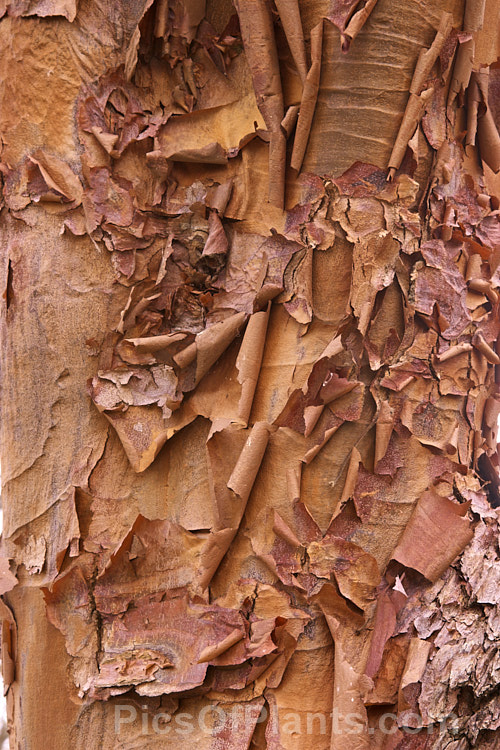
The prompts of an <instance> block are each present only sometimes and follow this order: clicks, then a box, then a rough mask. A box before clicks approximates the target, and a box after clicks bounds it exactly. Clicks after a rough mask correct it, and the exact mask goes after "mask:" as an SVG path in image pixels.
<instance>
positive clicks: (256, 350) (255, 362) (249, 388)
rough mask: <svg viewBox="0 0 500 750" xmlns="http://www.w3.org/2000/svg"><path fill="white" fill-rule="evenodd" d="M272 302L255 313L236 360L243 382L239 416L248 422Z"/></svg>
mask: <svg viewBox="0 0 500 750" xmlns="http://www.w3.org/2000/svg"><path fill="white" fill-rule="evenodd" d="M270 307H271V306H270V304H269V305H268V307H267V310H264V311H261V312H257V313H254V314H253V315H252V316H251V317H250V319H249V321H248V325H247V327H246V330H245V335H244V336H243V341H242V342H241V347H240V351H239V354H238V358H237V360H236V367H237V368H238V382H239V383H241V397H240V402H239V404H238V418H239V419H241V421H242V422H243V423H244V424H245V426H246V425H247V424H248V420H249V418H250V411H251V409H252V403H253V397H254V393H255V388H256V387H257V380H258V378H259V373H260V366H261V363H262V355H263V354H264V345H265V343H266V332H267V324H268V322H269V311H270Z"/></svg>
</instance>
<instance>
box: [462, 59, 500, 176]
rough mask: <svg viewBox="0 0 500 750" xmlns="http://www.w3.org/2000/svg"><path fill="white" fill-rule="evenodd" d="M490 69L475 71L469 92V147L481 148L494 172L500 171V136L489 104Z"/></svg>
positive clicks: (480, 150)
mask: <svg viewBox="0 0 500 750" xmlns="http://www.w3.org/2000/svg"><path fill="white" fill-rule="evenodd" d="M489 72H490V71H489V68H482V69H481V70H479V71H477V72H476V71H474V72H473V73H472V74H471V77H470V84H469V88H468V90H467V137H466V141H465V142H466V144H467V145H468V146H474V145H477V146H479V153H480V156H481V159H482V161H483V162H485V163H486V164H487V165H488V166H489V167H490V169H492V170H493V172H498V170H499V169H500V135H499V133H498V130H497V126H496V124H495V120H494V118H493V114H492V112H491V108H490V106H489V102H488V78H489Z"/></svg>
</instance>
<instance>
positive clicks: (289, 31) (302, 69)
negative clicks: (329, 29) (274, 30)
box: [276, 0, 307, 83]
mask: <svg viewBox="0 0 500 750" xmlns="http://www.w3.org/2000/svg"><path fill="white" fill-rule="evenodd" d="M276 8H277V9H278V13H279V14H280V19H281V23H282V25H283V30H284V32H285V36H286V40H287V42H288V46H289V47H290V51H291V53H292V56H293V60H294V62H295V65H296V66H297V70H298V71H299V75H300V77H301V79H302V83H304V82H305V80H306V76H307V62H306V48H305V44H304V32H303V31H302V21H301V19H300V9H299V3H298V0H276Z"/></svg>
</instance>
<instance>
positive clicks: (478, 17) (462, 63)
mask: <svg viewBox="0 0 500 750" xmlns="http://www.w3.org/2000/svg"><path fill="white" fill-rule="evenodd" d="M485 6H486V0H466V3H465V13H464V26H463V31H464V35H463V39H462V41H461V43H460V44H459V46H458V50H457V56H456V59H455V65H454V67H453V77H452V79H451V84H450V93H449V95H448V106H451V105H452V104H453V102H454V101H455V99H456V98H457V96H459V97H460V100H461V99H462V98H463V96H464V94H465V91H466V89H467V86H468V85H469V81H470V77H471V73H472V65H473V61H474V51H475V39H474V35H475V32H477V31H479V30H480V29H482V27H483V22H484V10H485Z"/></svg>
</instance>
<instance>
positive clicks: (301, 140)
mask: <svg viewBox="0 0 500 750" xmlns="http://www.w3.org/2000/svg"><path fill="white" fill-rule="evenodd" d="M322 47H323V21H321V22H320V23H318V24H317V26H315V27H314V28H313V29H312V31H311V60H312V62H311V67H310V69H309V72H308V74H307V78H306V81H305V84H304V91H303V93H302V101H301V103H300V110H299V119H298V122H297V131H296V133H295V140H294V142H293V152H292V161H291V165H292V169H295V170H296V171H297V172H298V171H300V168H301V166H302V162H303V161H304V155H305V153H306V147H307V141H308V140H309V133H310V132H311V125H312V121H313V117H314V110H315V109H316V100H317V98H318V90H319V80H320V77H321V51H322Z"/></svg>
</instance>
